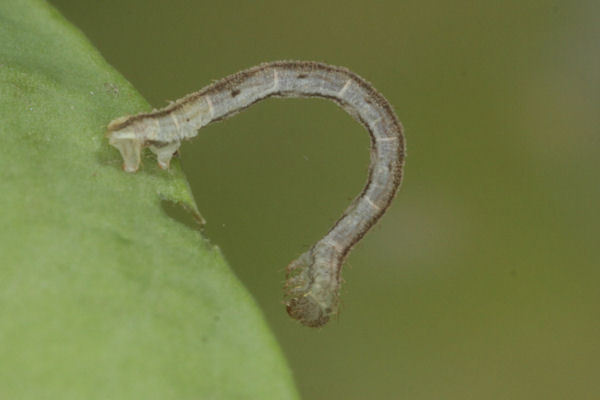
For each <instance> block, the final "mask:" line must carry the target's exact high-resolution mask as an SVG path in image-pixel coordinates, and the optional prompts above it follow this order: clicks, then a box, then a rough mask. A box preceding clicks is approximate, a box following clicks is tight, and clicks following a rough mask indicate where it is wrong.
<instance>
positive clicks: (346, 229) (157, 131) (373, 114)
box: [106, 61, 405, 327]
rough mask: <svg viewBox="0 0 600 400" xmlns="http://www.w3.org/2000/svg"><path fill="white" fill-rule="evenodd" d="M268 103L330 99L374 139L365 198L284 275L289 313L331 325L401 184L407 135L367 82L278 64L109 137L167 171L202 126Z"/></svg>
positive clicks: (136, 159)
mask: <svg viewBox="0 0 600 400" xmlns="http://www.w3.org/2000/svg"><path fill="white" fill-rule="evenodd" d="M269 97H318V98H325V99H329V100H332V101H333V102H334V103H336V104H338V105H339V106H341V107H342V108H343V109H344V110H346V111H347V112H348V113H349V114H350V115H351V116H352V117H353V118H354V119H356V120H357V121H358V122H360V123H361V124H362V125H363V126H364V127H365V128H366V129H367V131H368V132H369V135H370V139H371V140H370V141H371V163H370V166H369V173H368V179H367V183H366V185H365V187H364V188H363V190H362V192H361V193H360V194H359V195H358V196H357V197H356V198H355V199H354V200H353V201H352V203H351V204H350V205H349V207H348V208H347V209H346V210H345V211H344V213H343V214H342V216H341V217H340V218H339V219H338V220H337V222H336V223H335V224H334V225H333V227H332V228H331V229H330V230H329V232H327V234H326V235H325V236H324V237H323V238H321V239H320V240H319V241H317V242H316V243H315V244H314V245H313V246H312V247H311V248H310V249H309V250H308V251H306V252H304V253H303V254H301V255H300V257H298V258H297V259H296V260H294V261H292V262H291V263H290V264H289V265H288V267H287V269H286V283H285V285H284V291H285V295H284V302H285V305H286V309H287V312H288V314H289V315H290V316H291V317H292V318H294V319H296V320H298V321H300V322H301V323H302V324H304V325H306V326H310V327H319V326H322V325H324V324H326V323H327V321H329V319H330V317H331V316H332V315H335V314H336V312H337V309H338V303H339V292H340V287H341V270H342V264H343V262H344V260H345V259H346V257H347V256H348V253H349V252H350V250H351V249H352V247H353V246H354V245H355V244H356V243H357V242H358V241H359V240H360V239H361V238H362V237H363V236H364V235H365V234H366V233H367V231H368V230H369V229H370V228H371V227H372V226H373V225H374V224H375V223H376V222H377V221H378V220H379V219H380V218H381V216H382V215H383V214H384V213H385V211H386V210H387V208H388V207H389V206H390V203H391V201H392V199H393V198H394V196H395V194H396V192H397V191H398V188H399V187H400V184H401V181H402V173H403V166H404V160H405V139H404V134H403V128H402V125H401V123H400V121H399V120H398V117H397V116H396V114H395V112H394V110H393V108H392V106H391V105H390V103H389V102H388V101H387V100H386V99H385V98H384V97H383V96H382V95H381V94H380V93H379V92H377V90H375V89H374V88H373V86H371V84H369V83H368V82H367V81H366V80H364V79H363V78H361V77H360V76H358V75H356V74H355V73H353V72H351V71H350V70H348V69H346V68H343V67H336V66H332V65H328V64H323V63H318V62H312V61H275V62H269V63H264V64H260V65H258V66H255V67H253V68H250V69H246V70H243V71H240V72H238V73H235V74H233V75H230V76H227V77H226V78H224V79H221V80H219V81H216V82H215V83H213V84H211V85H209V86H207V87H205V88H203V89H201V90H199V91H197V92H194V93H191V94H189V95H187V96H185V97H183V98H181V99H179V100H177V101H175V102H173V103H171V104H170V105H168V106H167V107H165V108H163V109H160V110H156V111H152V112H148V113H140V114H136V115H130V116H124V117H120V118H117V119H115V120H113V121H112V122H110V124H109V125H108V129H107V133H106V136H107V138H108V141H109V143H110V144H111V145H112V146H114V147H116V148H117V149H118V150H119V151H120V153H121V156H122V158H123V169H124V170H125V171H127V172H135V171H137V170H138V168H139V165H140V161H141V152H142V149H143V148H145V147H149V148H150V150H151V151H152V152H153V153H155V154H156V157H157V161H158V164H159V166H160V167H161V168H168V167H169V163H170V160H171V158H172V156H173V154H174V153H175V152H176V151H177V149H178V148H179V146H180V144H181V142H182V141H183V140H185V139H190V138H192V137H194V136H196V135H197V133H198V129H200V128H202V127H203V126H205V125H207V124H209V123H211V122H215V121H220V120H223V119H225V118H228V117H230V116H232V115H234V114H236V113H238V112H240V111H242V110H244V109H246V108H248V107H250V106H251V105H252V104H255V103H257V102H259V101H261V100H264V99H266V98H269Z"/></svg>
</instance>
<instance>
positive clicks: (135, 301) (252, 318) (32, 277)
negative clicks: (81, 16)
mask: <svg viewBox="0 0 600 400" xmlns="http://www.w3.org/2000/svg"><path fill="white" fill-rule="evenodd" d="M107 29H110V27H107ZM148 109H149V106H148V104H147V103H146V102H145V101H144V100H143V99H142V98H141V96H140V95H139V94H138V93H137V92H136V91H135V90H134V89H133V88H132V87H131V85H130V84H129V83H128V82H127V81H125V79H124V78H123V77H122V76H120V75H119V74H118V73H117V72H115V71H114V70H113V69H112V68H111V67H110V66H109V65H107V64H106V62H105V61H104V60H103V59H102V57H101V56H100V55H99V54H98V52H97V51H96V50H95V49H94V48H93V47H92V46H91V45H90V44H89V43H88V41H87V40H86V39H85V38H84V37H83V36H82V35H81V34H80V33H79V32H78V31H77V30H76V29H75V28H73V27H72V26H71V25H69V24H68V23H67V22H66V21H65V20H64V19H63V18H62V17H61V16H60V15H59V14H58V13H57V12H56V11H55V10H54V9H52V8H50V7H49V6H48V5H47V4H46V3H45V2H43V1H39V0H27V1H25V0H22V1H17V0H4V1H2V2H1V3H0V149H1V153H0V177H1V179H0V210H1V211H0V227H1V228H2V230H1V231H0V398H2V399H41V398H45V399H47V398H60V399H96V398H98V399H100V398H101V399H142V398H143V399H154V398H156V399H192V398H193V399H208V398H215V399H217V398H218V399H230V398H235V399H239V398H252V399H288V398H296V397H297V394H296V392H295V389H294V385H293V381H292V378H291V374H290V371H289V369H288V367H287V365H286V363H285V361H284V359H283V357H282V354H281V351H280V350H279V348H278V346H277V344H276V342H275V340H274V338H273V336H272V334H271V333H270V331H269V330H268V328H267V327H266V324H265V322H264V320H263V317H262V314H261V312H260V310H259V309H258V308H257V306H256V304H255V303H254V301H253V299H252V298H251V296H250V295H249V294H248V293H247V292H246V291H245V289H244V288H243V287H242V286H241V284H240V283H239V282H238V280H237V279H236V278H235V277H234V275H233V274H232V272H231V270H230V269H229V267H228V266H227V265H226V263H225V262H224V260H223V257H222V255H221V253H220V252H219V250H218V248H216V247H214V246H211V245H210V244H209V243H208V242H207V241H206V240H205V239H203V238H202V236H201V234H200V233H199V231H198V229H193V228H190V227H189V226H187V225H185V224H182V223H180V222H177V221H175V220H174V219H172V218H170V217H169V216H168V215H167V214H166V212H165V209H164V204H163V203H164V202H165V201H170V202H174V203H178V204H181V205H183V206H184V207H186V208H187V209H188V210H191V213H192V214H195V215H196V217H199V214H198V212H197V209H196V205H195V203H194V200H193V198H192V195H191V192H190V190H189V187H188V184H187V181H186V180H185V177H184V176H183V173H182V171H181V168H180V166H179V164H178V162H176V161H175V162H174V163H173V166H172V169H171V170H169V171H162V170H160V169H159V168H158V167H157V166H156V165H155V161H154V160H152V159H151V158H149V157H148V158H146V159H145V160H144V161H145V164H144V168H143V169H142V170H141V171H140V172H138V173H137V174H127V173H125V172H123V171H122V170H121V159H120V155H119V153H118V152H117V150H116V149H114V148H111V147H110V146H109V145H108V143H107V141H106V139H105V137H104V132H105V127H106V125H107V124H108V122H109V121H110V120H112V119H113V118H115V117H118V116H121V115H125V114H129V113H134V112H139V111H142V110H148ZM190 218H191V217H190Z"/></svg>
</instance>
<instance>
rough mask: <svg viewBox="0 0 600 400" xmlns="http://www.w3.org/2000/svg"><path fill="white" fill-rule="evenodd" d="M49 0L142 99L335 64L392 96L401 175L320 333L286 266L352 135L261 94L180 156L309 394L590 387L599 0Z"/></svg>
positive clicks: (577, 391)
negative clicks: (281, 64)
mask: <svg viewBox="0 0 600 400" xmlns="http://www.w3.org/2000/svg"><path fill="white" fill-rule="evenodd" d="M51 3H52V4H54V5H55V6H57V7H58V8H59V9H60V10H61V11H62V12H63V13H64V14H65V15H66V16H67V17H68V18H69V19H70V20H71V21H72V22H73V23H74V24H75V25H77V26H78V27H79V28H80V29H81V30H83V31H84V33H85V34H86V35H87V36H88V37H89V38H90V39H91V41H92V42H93V43H94V44H95V45H96V46H97V47H98V48H99V49H100V51H101V52H102V54H103V55H104V56H105V57H106V59H107V60H108V61H109V62H110V63H111V64H112V65H114V66H115V67H116V68H117V69H118V70H119V71H121V72H122V73H123V74H124V75H125V77H126V78H127V79H129V80H130V81H131V82H132V83H133V84H134V86H136V87H137V88H138V90H139V91H140V92H141V93H142V94H143V95H144V96H146V98H147V99H148V100H149V101H150V102H151V103H152V104H153V105H155V106H156V107H162V106H164V105H165V104H166V101H167V100H174V99H177V98H179V97H181V96H183V95H185V94H187V93H189V92H192V91H195V90H198V89H200V88H201V87H203V86H205V85H207V84H208V83H210V82H211V81H212V80H214V79H219V78H221V77H224V76H225V75H228V74H230V73H234V72H236V71H238V70H240V69H243V68H247V67H250V66H252V65H255V64H258V63H260V62H263V61H269V60H277V59H306V60H317V61H324V62H327V63H331V64H336V65H343V66H346V67H348V68H350V69H352V70H353V71H355V72H357V73H358V74H360V75H362V76H363V77H365V78H366V79H367V80H369V81H371V82H372V83H373V84H374V85H375V87H376V88H378V89H379V90H380V91H381V92H382V93H383V94H384V95H385V96H386V97H387V98H388V100H390V102H391V103H392V104H393V105H394V106H395V108H396V111H397V113H398V116H399V117H400V119H401V120H402V122H403V124H404V126H405V129H406V136H407V143H408V159H407V164H406V170H405V180H404V184H403V187H402V189H401V190H400V193H399V195H398V197H397V198H396V200H395V202H394V204H393V206H392V208H391V209H390V211H389V212H388V214H387V215H386V216H385V217H384V218H383V220H382V221H381V224H380V225H378V226H377V227H376V228H375V229H374V230H373V231H372V232H371V233H370V234H369V235H367V236H366V238H365V240H364V241H363V242H362V243H361V244H360V245H359V246H358V247H357V249H355V250H354V252H353V253H352V254H351V256H350V258H349V259H348V262H347V265H346V268H345V271H344V277H345V279H346V281H347V282H346V283H345V285H344V287H343V294H342V301H343V305H342V311H341V314H340V316H339V318H338V319H337V320H334V321H332V322H330V324H329V325H328V326H326V327H325V328H323V329H320V330H314V329H309V328H304V327H302V326H300V325H298V324H296V323H294V322H293V321H292V320H291V319H289V318H288V316H287V315H286V313H285V311H284V308H283V306H282V304H281V297H282V291H281V285H282V281H283V279H284V268H285V266H286V265H287V264H288V263H289V262H290V261H291V260H292V259H294V258H295V257H296V256H297V255H298V254H300V253H301V252H302V251H304V250H305V249H307V248H308V247H309V246H310V245H311V244H312V243H313V242H314V241H316V240H317V239H318V238H319V237H320V235H322V234H324V233H325V232H326V231H327V230H328V228H329V226H330V225H331V224H332V223H333V222H334V221H335V220H336V219H337V218H338V217H339V215H340V214H341V212H342V211H343V210H344V208H345V207H346V206H347V204H348V203H349V201H350V200H351V199H352V198H353V197H354V196H355V195H356V194H357V193H358V192H359V191H360V189H361V187H362V185H363V184H364V182H365V179H366V171H367V166H368V157H369V152H368V145H369V141H368V135H367V134H366V133H365V132H364V131H363V129H362V128H361V127H360V126H359V124H357V123H355V122H354V121H353V120H352V119H351V118H350V117H349V116H348V115H346V114H345V113H344V112H343V111H341V110H340V109H338V108H337V107H336V106H335V105H334V104H333V103H330V102H326V101H322V100H314V99H313V100H311V99H299V100H298V99H294V100H281V99H272V100H268V101H265V102H262V103H259V104H258V105H256V106H254V107H252V108H251V109H250V110H248V111H246V112H244V113H242V114H240V115H238V116H235V117H234V118H232V119H229V120H226V121H225V122H222V123H219V124H214V125H211V126H208V127H206V128H204V129H202V130H201V132H200V135H199V137H197V138H196V139H195V140H194V141H192V142H189V143H186V144H185V145H184V146H183V148H182V151H181V153H182V163H183V166H184V169H185V171H186V174H187V176H188V178H189V180H190V184H191V186H192V189H193V192H194V194H195V196H196V199H197V202H198V206H199V208H200V210H201V212H202V214H203V215H204V217H205V218H206V219H207V221H208V224H207V225H206V228H205V235H206V236H208V238H210V240H211V241H212V242H213V243H215V244H218V245H219V246H220V247H221V248H222V250H223V252H224V253H225V256H226V258H227V259H228V261H229V263H230V264H231V266H232V268H234V270H235V272H236V273H237V275H238V276H239V277H240V279H241V280H242V281H243V282H244V283H245V285H246V286H247V287H248V288H249V290H250V291H251V293H252V294H253V295H254V296H255V297H256V299H257V301H258V303H259V304H260V305H261V307H262V308H263V310H264V312H265V315H266V318H267V320H268V322H269V323H270V325H271V326H272V329H273V330H274V331H275V333H276V335H277V337H278V339H279V341H280V343H281V345H282V347H283V350H284V352H285V354H286V355H287V357H288V359H289V362H290V364H291V366H292V369H293V371H294V373H295V376H296V381H297V384H298V387H299V389H300V392H301V393H302V395H303V397H304V398H306V399H365V398H374V399H403V398H410V399H440V398H443V399H470V398H478V399H480V398H485V399H532V398H536V399H537V398H539V399H541V398H543V399H565V398H577V399H592V398H597V396H598V393H600V379H598V377H599V376H600V313H599V305H600V291H599V290H598V286H599V282H600V268H599V266H600V246H599V243H598V233H599V230H600V229H599V226H600V214H599V212H598V205H599V204H600V202H599V200H600V186H599V185H598V182H599V178H600V173H599V166H600V162H599V157H598V150H600V132H599V130H600V129H599V126H600V112H599V111H600V107H599V106H600V78H599V74H598V72H599V71H600V51H599V50H600V45H599V43H600V24H599V23H598V15H599V12H600V3H598V2H597V1H575V2H568V1H503V2H476V1H429V2H423V1H416V0H413V1H373V2H364V1H356V0H350V1H349V0H346V1H337V0H335V1H328V2H322V1H313V0H309V1H302V2H291V1H215V2H205V1H183V0H176V1H168V2H167V1H156V0H154V1H148V0H144V1H141V0H118V1H117V0H105V1H102V2H100V1H93V2H86V1H81V0H52V1H51ZM107 122H108V121H107Z"/></svg>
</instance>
